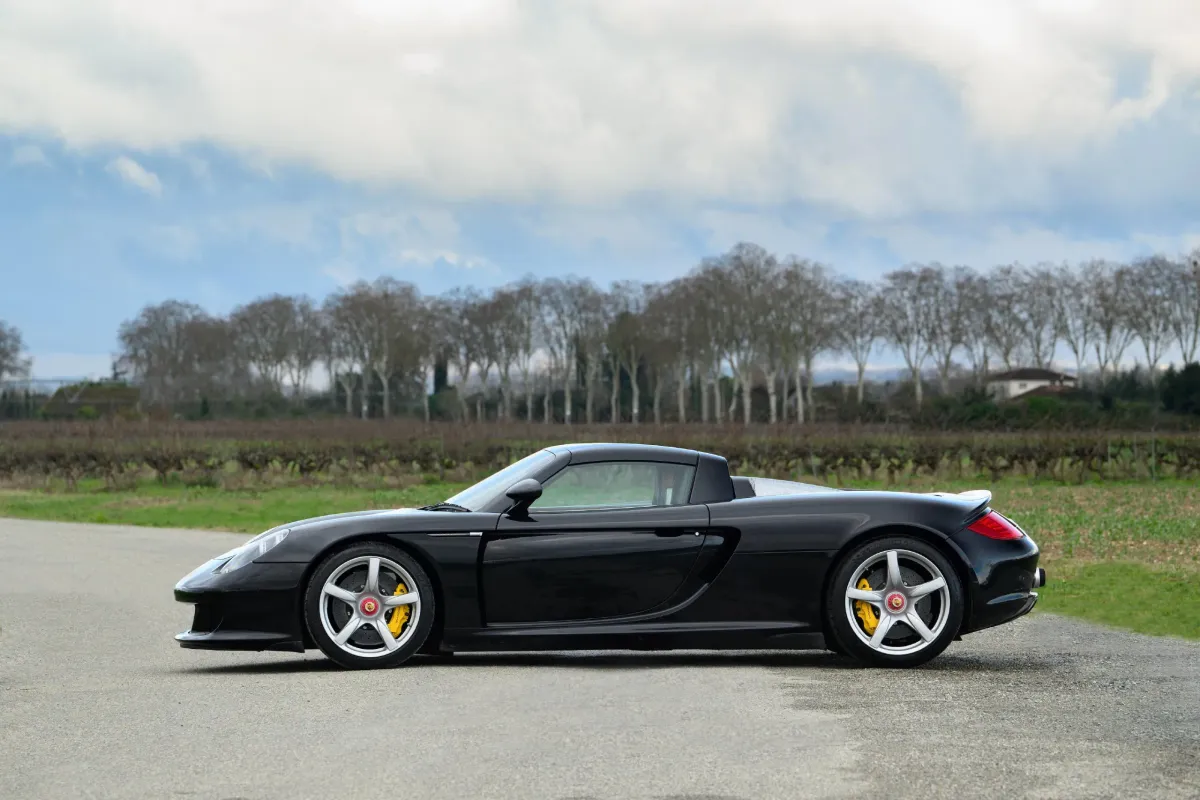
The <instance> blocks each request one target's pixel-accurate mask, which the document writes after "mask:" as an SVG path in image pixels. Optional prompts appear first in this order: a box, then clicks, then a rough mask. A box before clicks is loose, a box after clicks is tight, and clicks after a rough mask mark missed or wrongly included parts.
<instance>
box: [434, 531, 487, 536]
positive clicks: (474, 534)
mask: <svg viewBox="0 0 1200 800" xmlns="http://www.w3.org/2000/svg"><path fill="white" fill-rule="evenodd" d="M425 535H426V536H483V531H471V532H470V533H458V532H455V533H427V534H425Z"/></svg>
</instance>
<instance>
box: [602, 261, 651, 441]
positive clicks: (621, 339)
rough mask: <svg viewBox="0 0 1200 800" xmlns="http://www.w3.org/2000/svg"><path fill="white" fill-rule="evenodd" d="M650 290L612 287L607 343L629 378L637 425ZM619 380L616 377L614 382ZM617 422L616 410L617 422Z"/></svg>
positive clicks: (632, 418) (635, 284) (631, 285)
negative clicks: (640, 370) (644, 316)
mask: <svg viewBox="0 0 1200 800" xmlns="http://www.w3.org/2000/svg"><path fill="white" fill-rule="evenodd" d="M649 294H650V287H649V286H647V285H646V284H643V283H639V282H637V281H619V282H617V283H614V284H613V287H612V291H611V292H610V296H611V297H612V301H613V305H612V310H613V319H612V322H611V324H610V325H609V334H608V343H609V347H611V348H612V351H613V353H614V354H615V355H616V358H617V363H618V364H619V365H620V366H621V367H622V368H623V369H624V370H625V374H627V375H628V376H629V385H630V388H631V391H632V398H631V400H630V421H631V422H632V423H633V424H634V425H636V424H638V422H639V421H640V416H641V404H642V395H641V383H640V381H639V380H638V370H639V367H640V366H641V363H642V356H643V354H644V352H645V349H646V347H645V344H646V331H645V329H644V327H643V323H644V319H643V315H644V314H645V311H646V302H647V299H648V297H649ZM617 377H618V376H616V375H614V381H615V380H616V378H617ZM616 418H617V415H616V408H614V419H616Z"/></svg>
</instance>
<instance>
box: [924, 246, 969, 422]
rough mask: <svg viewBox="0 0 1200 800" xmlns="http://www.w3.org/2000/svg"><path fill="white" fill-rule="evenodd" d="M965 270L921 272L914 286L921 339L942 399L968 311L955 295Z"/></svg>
mask: <svg viewBox="0 0 1200 800" xmlns="http://www.w3.org/2000/svg"><path fill="white" fill-rule="evenodd" d="M965 270H966V268H965V267H958V268H956V269H955V270H953V271H947V270H946V268H945V267H943V266H942V265H941V264H931V265H930V266H928V267H924V268H922V269H921V271H920V273H919V277H918V282H917V285H918V289H919V291H918V293H917V295H916V296H915V297H914V301H915V302H918V303H920V304H921V306H922V310H921V311H920V312H919V318H920V319H921V320H922V324H923V325H924V334H923V338H924V339H925V341H926V343H927V344H928V347H929V353H930V355H932V356H933V362H934V366H935V367H936V368H937V374H938V387H939V389H940V390H941V393H942V394H943V395H947V394H949V393H950V371H951V369H953V367H954V354H955V353H956V352H957V351H958V349H959V348H960V347H962V345H963V343H964V342H965V341H966V327H967V318H966V315H967V313H968V309H967V308H966V305H965V303H966V298H965V297H964V296H963V295H962V293H960V292H959V289H960V288H961V286H962V283H963V280H964V277H965V275H966V271H965ZM918 402H919V401H918Z"/></svg>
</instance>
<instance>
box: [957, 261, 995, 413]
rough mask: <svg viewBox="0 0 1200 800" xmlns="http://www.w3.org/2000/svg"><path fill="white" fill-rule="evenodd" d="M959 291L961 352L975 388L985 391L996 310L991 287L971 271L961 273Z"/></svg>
mask: <svg viewBox="0 0 1200 800" xmlns="http://www.w3.org/2000/svg"><path fill="white" fill-rule="evenodd" d="M955 283H956V291H957V293H958V296H959V298H960V300H961V302H962V304H963V308H964V315H963V326H962V349H963V350H964V351H965V352H966V354H967V361H968V362H969V363H970V365H971V376H972V378H973V380H974V383H975V387H976V388H977V389H982V388H983V386H984V381H986V380H987V375H988V369H989V361H990V358H991V346H992V328H993V322H992V317H993V315H994V314H995V313H996V308H995V306H994V305H993V303H992V293H991V284H990V282H989V281H988V278H987V276H985V275H980V274H978V273H976V272H974V271H972V270H963V271H960V272H959V273H958V274H957V276H956V278H955Z"/></svg>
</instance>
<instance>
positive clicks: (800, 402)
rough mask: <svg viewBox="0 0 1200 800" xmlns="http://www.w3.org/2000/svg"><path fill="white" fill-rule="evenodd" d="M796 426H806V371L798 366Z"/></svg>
mask: <svg viewBox="0 0 1200 800" xmlns="http://www.w3.org/2000/svg"><path fill="white" fill-rule="evenodd" d="M796 424H798V425H803V424H804V369H803V367H802V366H801V365H800V364H797V365H796Z"/></svg>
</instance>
